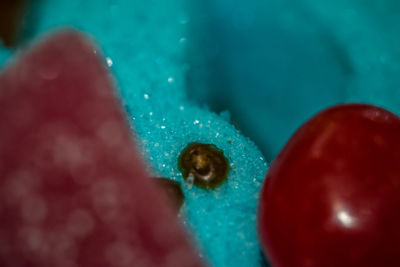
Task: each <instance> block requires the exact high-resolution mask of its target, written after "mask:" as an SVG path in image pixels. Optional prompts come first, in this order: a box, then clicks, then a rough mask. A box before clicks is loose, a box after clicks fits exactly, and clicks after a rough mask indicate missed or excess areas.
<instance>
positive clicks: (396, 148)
mask: <svg viewBox="0 0 400 267" xmlns="http://www.w3.org/2000/svg"><path fill="white" fill-rule="evenodd" d="M258 224H259V225H258V228H259V237H260V241H261V244H262V247H263V250H264V252H265V253H266V255H267V257H268V259H269V261H270V262H271V264H272V266H275V267H292V266H293V267H302V266H307V267H314V266H323V267H329V266H335V267H339V266H340V267H346V266H352V267H353V266H363V267H368V266H371V267H372V266H373V267H376V266H385V267H391V266H400V119H399V117H397V116H396V115H394V114H392V113H390V112H388V111H386V110H384V109H382V108H378V107H375V106H371V105H364V104H348V105H340V106H335V107H333V108H330V109H327V110H325V111H323V112H321V113H319V114H318V115H316V116H315V117H313V118H312V119H311V120H309V121H308V122H307V123H306V124H304V125H303V126H302V127H301V128H299V129H298V130H297V132H296V133H295V134H294V135H293V136H292V138H291V139H290V140H289V142H288V143H287V144H286V146H285V147H284V148H283V150H282V151H281V152H280V154H279V155H278V157H277V158H276V159H275V160H274V161H273V162H272V164H271V167H270V169H269V172H268V174H267V178H266V180H265V183H264V185H263V188H262V191H261V197H260V203H259V210H258Z"/></svg>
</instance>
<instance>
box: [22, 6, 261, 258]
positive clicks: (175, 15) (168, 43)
mask: <svg viewBox="0 0 400 267" xmlns="http://www.w3.org/2000/svg"><path fill="white" fill-rule="evenodd" d="M37 4H38V5H39V6H38V7H37V8H36V9H35V10H37V14H36V16H34V15H32V14H30V16H29V17H36V18H35V20H32V22H31V24H30V25H32V26H31V27H32V29H30V32H31V34H32V36H34V37H35V36H38V35H39V34H40V33H42V32H45V31H48V30H50V29H54V27H57V26H60V25H69V26H73V27H76V28H78V29H80V30H83V31H85V32H87V33H89V34H91V35H93V36H94V37H95V39H96V40H97V41H98V43H99V44H100V46H101V47H102V49H103V51H104V53H105V57H106V60H105V61H106V63H107V64H108V65H109V66H110V71H111V72H112V73H113V74H114V75H115V76H116V81H117V85H118V87H119V89H120V92H121V94H122V96H123V101H124V105H125V108H126V110H127V111H128V112H129V119H130V120H131V122H132V125H133V128H134V129H135V132H136V133H137V135H138V137H139V138H138V140H139V141H140V145H141V147H142V151H143V152H144V155H145V157H146V159H147V162H148V163H149V166H150V168H151V171H152V172H153V174H152V175H153V176H156V177H158V176H161V177H168V178H171V179H173V180H175V181H178V182H180V183H181V184H182V188H183V191H184V194H185V204H184V207H183V213H182V214H183V215H182V219H183V220H184V222H185V223H186V224H187V226H188V227H189V228H190V229H193V231H192V233H193V236H194V237H195V238H196V240H198V244H199V246H200V247H201V252H202V253H203V255H204V257H206V258H208V259H209V260H210V261H211V263H212V264H213V265H215V266H259V264H260V263H259V262H260V254H259V245H258V241H257V234H256V223H255V217H256V207H257V199H258V191H259V188H260V185H261V182H262V181H263V179H264V175H265V172H266V169H267V166H266V163H265V160H264V159H263V157H262V155H261V153H260V152H259V150H258V149H257V148H256V146H255V145H254V144H253V143H252V142H251V141H250V140H248V139H247V138H245V137H243V135H241V133H240V132H239V131H238V130H236V129H235V128H234V127H233V126H232V125H231V124H230V123H229V121H226V120H225V118H226V116H225V117H224V118H222V117H221V116H219V115H217V114H215V113H212V112H210V111H209V110H207V109H206V108H199V107H198V106H196V105H195V104H194V103H192V102H190V101H189V100H188V98H187V96H186V86H185V79H186V77H185V75H186V72H187V70H188V68H190V66H189V65H188V64H187V62H186V57H185V56H186V54H185V52H186V45H187V44H188V42H191V40H190V39H187V38H186V37H187V27H188V25H190V23H191V14H189V13H188V11H187V10H186V8H185V5H186V1H183V0H173V1H159V0H150V1H137V0H134V1H132V0H120V1H115V0H96V1H95V0H87V1H80V0H59V1H52V0H42V1H38V2H37ZM228 120H229V119H228ZM192 142H200V143H205V144H214V145H216V146H217V147H218V148H220V149H222V150H223V151H224V154H225V156H226V157H227V159H228V162H229V164H230V172H229V175H228V178H227V181H226V182H225V183H224V184H222V185H221V187H219V188H217V189H215V190H212V191H204V190H202V189H199V188H196V187H194V186H192V185H191V184H186V183H184V182H183V179H182V175H181V173H180V171H179V170H178V168H177V167H178V166H177V165H178V157H179V154H180V152H181V151H182V150H183V149H184V148H185V147H186V146H187V144H189V143H192Z"/></svg>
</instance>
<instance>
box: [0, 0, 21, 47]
mask: <svg viewBox="0 0 400 267" xmlns="http://www.w3.org/2000/svg"><path fill="white" fill-rule="evenodd" d="M27 2H28V0H0V39H1V40H0V41H2V42H3V45H5V46H9V47H11V46H14V45H15V44H16V42H17V39H18V33H19V31H20V26H21V21H22V17H23V14H24V11H25V9H26V6H27Z"/></svg>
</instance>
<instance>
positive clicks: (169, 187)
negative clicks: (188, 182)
mask: <svg viewBox="0 0 400 267" xmlns="http://www.w3.org/2000/svg"><path fill="white" fill-rule="evenodd" d="M152 181H154V183H155V184H156V187H157V188H159V189H160V190H161V191H162V192H164V193H165V195H166V196H167V198H168V199H169V200H170V203H171V206H172V208H173V209H174V211H176V214H178V213H179V210H180V208H181V206H182V204H183V200H184V198H185V196H184V195H183V192H182V189H181V186H180V185H179V183H178V182H175V181H173V180H171V179H168V178H162V177H157V178H152Z"/></svg>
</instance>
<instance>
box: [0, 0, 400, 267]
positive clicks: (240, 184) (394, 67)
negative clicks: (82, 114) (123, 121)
mask: <svg viewBox="0 0 400 267" xmlns="http://www.w3.org/2000/svg"><path fill="white" fill-rule="evenodd" d="M35 3H36V6H35V7H34V8H33V9H32V10H34V11H35V14H30V16H29V17H30V19H31V23H30V24H28V29H27V30H26V31H27V32H28V34H27V35H26V36H25V39H26V40H27V41H29V40H31V39H33V38H35V37H37V36H38V35H40V34H41V33H43V32H48V31H49V30H54V29H55V28H57V27H59V26H63V25H64V26H65V25H67V26H72V27H76V28H78V29H80V30H82V31H84V32H86V33H90V34H91V35H92V36H93V37H94V39H95V40H96V42H97V43H98V44H99V45H100V47H101V48H102V49H103V53H104V55H105V56H106V60H105V61H106V63H107V64H109V66H110V71H111V72H112V73H113V75H114V76H115V77H116V82H117V85H118V87H119V89H120V93H121V96H122V99H123V101H124V106H125V108H126V110H127V111H128V114H129V117H130V119H131V121H132V124H133V125H134V127H135V132H136V133H137V135H138V136H139V140H140V142H141V143H140V146H141V147H142V150H143V153H144V156H145V158H146V159H147V161H148V162H149V166H150V169H151V171H152V172H153V173H154V175H160V176H165V177H169V178H171V179H174V180H176V181H179V182H181V184H182V186H183V189H184V193H185V196H186V200H185V207H184V211H183V212H182V215H181V216H182V218H183V220H184V222H185V223H186V225H187V226H188V228H189V229H194V230H193V231H192V232H193V235H194V236H195V238H196V240H197V241H198V244H199V246H200V247H201V253H202V254H203V256H204V257H205V258H207V259H208V260H209V261H210V262H211V264H212V265H214V266H231V267H236V266H238V267H242V266H261V265H262V263H261V262H262V259H261V257H260V252H259V246H258V242H257V236H256V231H255V216H256V207H257V197H258V196H257V194H258V191H259V188H260V185H261V182H262V180H263V179H264V175H265V172H266V170H267V164H266V160H265V159H264V157H263V156H262V154H261V152H260V151H259V150H258V149H257V147H256V146H255V145H254V144H253V142H251V141H250V140H249V139H247V138H246V137H244V135H246V136H249V137H251V138H252V140H255V141H256V143H257V145H258V146H259V147H260V148H261V150H262V152H263V154H264V155H265V156H266V157H267V159H268V160H271V159H273V158H274V157H275V156H276V154H277V153H278V151H279V150H280V149H281V148H282V146H283V145H284V143H285V142H286V141H287V139H288V138H289V137H290V135H291V134H292V133H293V132H294V131H295V129H296V128H297V127H298V126H299V125H300V124H301V123H303V122H304V121H305V120H306V119H308V118H309V117H311V116H312V115H313V114H315V113H316V112H318V111H320V110H321V109H323V108H325V107H328V106H330V105H333V104H337V103H345V102H366V103H372V104H376V105H380V106H382V107H385V108H387V109H389V110H391V111H393V112H395V113H397V114H400V75H399V71H400V35H399V34H398V33H399V32H400V16H398V13H399V12H400V3H399V2H398V1H396V0H372V1H367V2H365V3H361V2H360V3H359V1H355V0H350V1H349V0H326V1H320V0H300V1H299V0H268V1H264V0H250V1H229V0H202V1H200V0H194V1H184V0H169V1H160V0H158V1H157V0H148V1H139V0H119V1H118V0H97V1H95V0H86V1H79V0H58V1H51V0H40V1H36V2H35ZM10 53H11V52H10V51H9V50H4V49H3V50H2V49H0V64H1V63H2V62H4V60H5V58H7V57H8V56H9V55H10ZM206 106H209V107H210V109H211V110H212V111H210V110H209V109H208V108H207V107H206ZM226 110H229V112H227V111H226ZM220 112H221V114H217V113H220ZM230 114H231V115H230ZM230 121H233V122H234V124H235V125H238V126H239V128H240V130H241V131H242V132H243V133H244V135H243V134H241V132H239V131H238V130H236V128H235V127H234V126H232V124H231V123H230ZM190 142H203V143H210V144H215V145H216V146H218V147H219V148H221V149H222V150H223V151H224V153H225V155H226V156H227V157H228V159H229V163H230V164H231V171H230V175H229V178H228V181H227V182H226V183H225V184H223V185H222V186H221V187H220V188H219V189H217V190H213V191H210V192H207V191H204V190H201V189H198V188H196V187H194V186H191V185H190V184H186V183H185V182H184V181H183V179H182V176H181V174H180V172H179V171H178V169H177V157H178V156H179V153H180V151H181V150H182V149H183V148H184V147H185V146H186V145H187V144H188V143H190Z"/></svg>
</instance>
